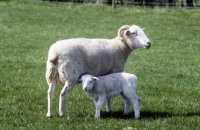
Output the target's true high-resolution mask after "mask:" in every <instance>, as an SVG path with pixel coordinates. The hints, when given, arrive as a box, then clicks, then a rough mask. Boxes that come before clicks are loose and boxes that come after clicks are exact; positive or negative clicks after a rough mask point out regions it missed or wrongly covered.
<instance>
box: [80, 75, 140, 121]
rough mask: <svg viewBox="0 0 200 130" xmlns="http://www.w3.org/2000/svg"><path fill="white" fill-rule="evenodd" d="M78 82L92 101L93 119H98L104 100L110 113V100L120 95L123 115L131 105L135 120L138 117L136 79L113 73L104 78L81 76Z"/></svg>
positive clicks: (127, 112) (126, 113)
mask: <svg viewBox="0 0 200 130" xmlns="http://www.w3.org/2000/svg"><path fill="white" fill-rule="evenodd" d="M79 81H80V82H81V83H82V87H83V90H84V91H85V92H86V93H87V95H88V97H89V98H91V99H92V100H93V101H94V104H95V106H96V113H95V118H100V110H101V108H102V106H103V103H104V101H105V100H107V107H106V108H107V111H108V112H111V111H112V109H111V98H112V97H114V96H117V95H121V96H122V98H123V100H124V104H125V109H124V115H128V114H129V112H130V105H131V104H133V106H134V111H135V119H138V118H139V117H140V110H139V105H138V100H141V99H140V98H138V96H137V95H136V88H137V77H136V76H135V75H133V74H128V73H113V74H108V75H105V76H100V77H94V76H92V75H89V74H86V75H83V76H82V77H81V78H80V79H79Z"/></svg>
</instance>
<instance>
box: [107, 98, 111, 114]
mask: <svg viewBox="0 0 200 130" xmlns="http://www.w3.org/2000/svg"><path fill="white" fill-rule="evenodd" d="M106 110H107V112H112V106H111V99H107V106H106Z"/></svg>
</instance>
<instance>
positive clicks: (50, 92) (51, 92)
mask: <svg viewBox="0 0 200 130" xmlns="http://www.w3.org/2000/svg"><path fill="white" fill-rule="evenodd" d="M48 85H49V89H48V91H47V95H48V112H47V117H51V116H52V100H53V97H54V91H55V88H56V80H55V79H53V80H51V81H50V82H48Z"/></svg>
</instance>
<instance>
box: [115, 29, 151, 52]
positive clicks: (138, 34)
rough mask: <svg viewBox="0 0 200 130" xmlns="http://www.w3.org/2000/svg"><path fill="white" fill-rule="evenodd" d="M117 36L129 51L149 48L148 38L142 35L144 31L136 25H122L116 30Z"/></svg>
mask: <svg viewBox="0 0 200 130" xmlns="http://www.w3.org/2000/svg"><path fill="white" fill-rule="evenodd" d="M118 36H119V37H120V38H121V40H123V41H125V42H126V43H127V44H128V46H129V47H130V49H136V48H147V49H149V48H150V47H151V42H150V40H149V38H148V37H147V36H146V34H145V33H144V29H142V28H140V27H139V26H136V25H132V26H129V25H124V26H122V27H121V28H120V29H119V30H118Z"/></svg>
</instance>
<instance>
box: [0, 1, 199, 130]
mask: <svg viewBox="0 0 200 130" xmlns="http://www.w3.org/2000/svg"><path fill="white" fill-rule="evenodd" d="M125 24H129V25H131V24H136V25H139V26H141V27H145V28H146V30H145V32H146V34H147V36H148V37H149V38H150V39H151V42H152V47H151V48H150V49H148V50H145V49H138V50H135V51H134V52H133V53H132V54H131V56H130V57H129V59H128V61H127V64H126V67H125V71H126V72H129V73H134V74H136V75H137V76H138V78H139V84H138V89H137V90H138V92H137V93H138V95H139V96H140V97H142V98H143V102H141V103H140V107H141V116H142V117H141V119H140V120H134V119H132V118H131V115H130V116H128V117H123V116H122V113H123V102H122V100H121V99H120V98H119V97H118V98H115V99H113V100H112V101H113V102H112V104H113V111H114V112H113V113H112V114H107V113H106V111H105V106H104V108H103V109H102V112H101V119H99V120H95V119H94V118H93V117H94V112H95V107H94V105H93V102H92V100H90V99H89V98H88V97H87V96H86V94H85V93H84V92H83V90H82V89H81V87H80V86H76V87H75V88H74V89H73V90H72V91H71V93H70V94H69V96H68V102H67V107H66V109H67V115H66V116H65V117H62V118H61V117H58V116H57V113H58V97H59V93H60V91H61V88H62V86H61V85H59V86H58V87H57V89H56V93H55V98H54V104H53V112H54V116H53V118H50V119H48V118H46V112H47V89H48V86H47V84H46V80H45V61H46V59H47V52H48V49H49V47H50V45H51V44H53V43H54V42H56V41H57V40H61V39H67V38H75V37H87V38H114V37H116V35H117V30H118V28H119V27H121V26H122V25H125ZM0 72H1V74H0V127H1V129H3V130H13V129H16V130H47V129H48V130H50V129H52V130H62V129H63V130H64V129H65V130H76V129H77V130H95V129H97V130H112V129H116V130H122V129H124V128H128V127H132V128H135V129H137V130H144V129H147V130H172V129H173V130H178V129H179V130H189V129H190V130H198V129H200V102H199V99H200V82H199V80H200V9H185V8H154V9H151V8H144V7H129V8H126V7H117V8H116V9H113V8H111V7H109V6H97V5H73V4H62V3H61V4H58V3H54V4H53V3H51V4H49V3H48V2H40V1H37V0H35V1H32V2H30V1H22V0H21V1H12V0H10V1H7V2H6V1H0ZM132 110H133V109H132ZM132 114H133V113H132Z"/></svg>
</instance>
